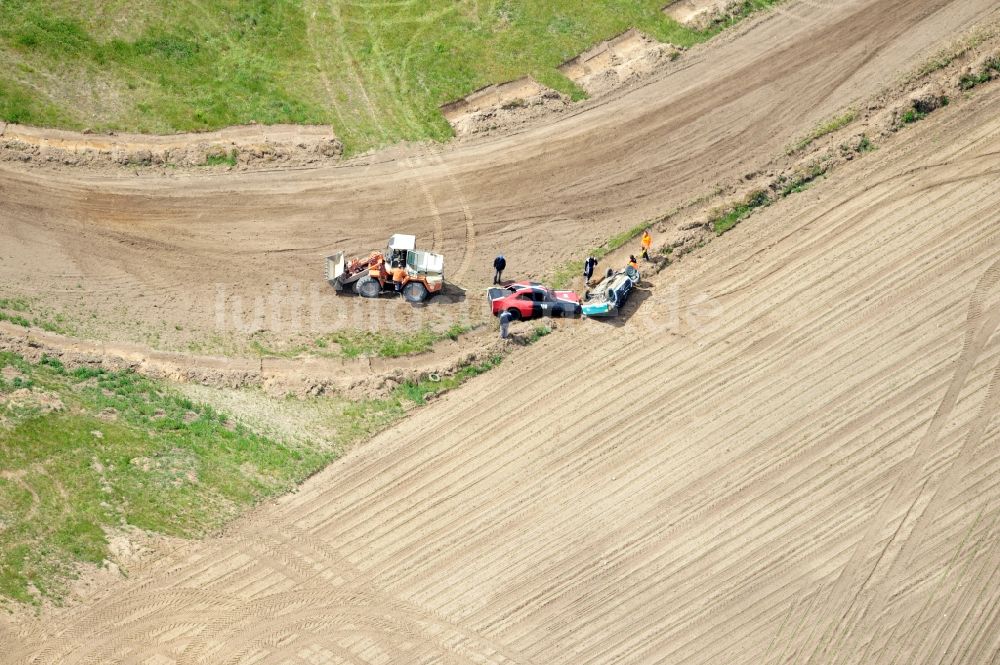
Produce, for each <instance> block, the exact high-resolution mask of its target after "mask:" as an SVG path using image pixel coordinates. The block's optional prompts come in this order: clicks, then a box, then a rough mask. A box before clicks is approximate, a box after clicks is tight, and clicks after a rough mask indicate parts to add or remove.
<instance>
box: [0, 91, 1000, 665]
mask: <svg viewBox="0 0 1000 665" xmlns="http://www.w3.org/2000/svg"><path fill="white" fill-rule="evenodd" d="M998 105H1000V88H997V87H995V86H991V87H990V88H989V89H987V90H984V91H982V92H981V93H980V94H978V95H977V96H976V97H974V98H973V99H972V100H971V101H970V103H968V104H967V105H964V106H963V108H962V109H956V108H954V107H952V108H949V109H945V110H943V111H939V112H937V113H935V114H934V115H933V116H931V117H930V118H929V119H927V120H925V121H923V122H921V123H920V124H919V125H917V126H915V127H913V128H909V129H907V130H906V131H907V132H908V133H909V136H908V138H909V140H908V141H907V142H905V143H904V142H897V143H895V144H894V145H893V147H892V148H891V149H884V150H880V151H878V152H877V153H874V154H873V155H870V156H868V157H866V158H865V159H864V160H861V161H859V162H855V163H853V164H851V165H850V166H848V167H846V168H844V169H843V170H842V171H840V172H838V174H837V177H836V178H835V179H834V180H832V181H830V182H827V183H824V184H823V185H821V186H818V187H816V188H814V189H813V190H810V191H809V192H807V193H805V194H802V195H800V196H797V197H793V198H790V199H786V200H784V201H783V202H781V203H779V204H776V205H774V206H772V207H771V208H768V209H767V210H766V211H765V212H764V213H762V214H760V215H757V216H755V217H754V220H753V223H752V224H751V223H748V224H745V225H742V226H740V227H738V228H737V229H736V230H735V231H733V232H732V233H730V234H727V235H726V236H724V237H723V238H721V239H720V240H718V241H716V242H713V243H712V244H711V245H710V246H709V247H707V248H706V250H705V251H704V253H703V254H702V255H700V256H701V259H700V260H699V259H697V258H695V259H692V260H689V261H685V262H683V263H682V264H680V265H679V266H678V269H676V270H672V271H669V272H667V273H663V274H662V275H660V276H659V277H657V278H656V282H655V284H654V285H653V286H654V288H653V289H652V291H650V292H647V293H645V294H644V295H645V300H644V301H643V302H642V303H641V307H640V308H639V309H638V310H637V311H635V312H634V313H633V314H632V315H631V316H630V317H629V318H628V320H627V321H626V322H625V323H624V325H620V326H614V325H612V326H607V327H602V326H600V325H599V324H596V323H593V322H591V323H590V324H589V325H581V326H579V327H576V328H573V329H571V330H569V331H565V332H562V333H560V334H557V335H552V336H550V337H547V338H545V339H543V340H542V341H541V342H539V343H538V344H537V345H535V346H532V347H531V348H529V349H528V350H526V351H525V352H524V353H522V354H518V355H516V356H514V357H513V358H512V359H511V360H509V361H508V362H505V363H504V364H503V365H502V366H501V367H500V368H499V369H498V370H495V371H494V372H491V373H490V374H488V375H485V376H482V377H478V378H476V379H474V380H472V381H471V382H470V383H468V384H467V385H466V386H465V387H463V388H462V389H461V390H459V391H457V392H455V393H452V394H450V395H447V396H445V397H444V398H442V399H441V400H440V401H439V402H437V403H436V404H434V405H433V406H431V407H429V408H427V409H425V410H422V411H420V412H419V413H417V414H416V415H415V416H413V417H412V418H411V419H409V420H408V421H407V422H406V423H405V424H404V425H403V426H401V427H397V428H394V429H393V430H391V431H388V432H386V433H384V434H383V435H381V436H379V437H378V438H377V439H376V440H375V441H373V442H371V443H370V444H369V445H367V446H365V447H363V448H362V449H359V450H356V451H355V452H354V453H352V454H350V455H348V456H347V457H346V458H344V459H343V460H341V461H339V462H337V463H336V464H334V465H333V466H332V467H331V468H329V469H328V470H327V471H325V472H324V473H322V474H320V475H319V476H317V477H315V478H314V479H312V480H310V481H309V482H308V483H307V484H306V485H305V486H304V487H303V488H302V489H301V490H300V491H299V492H298V493H296V494H293V495H290V496H288V497H285V498H284V499H282V500H281V501H279V502H277V503H275V504H273V505H269V506H266V507H264V508H262V509H261V510H259V511H256V512H255V513H254V514H253V515H251V516H250V517H248V518H247V519H244V520H242V521H240V522H239V523H237V524H235V525H234V526H233V527H232V528H231V529H229V531H228V532H227V533H226V534H224V535H222V536H221V537H219V538H215V539H211V540H209V541H207V542H201V543H192V544H190V545H188V546H185V547H183V548H182V549H179V550H177V551H175V552H173V553H172V554H170V555H167V556H164V557H163V558H161V559H160V560H158V561H155V562H152V563H150V564H148V565H147V567H145V568H143V569H141V570H137V571H133V574H132V576H131V577H130V579H129V580H127V581H125V582H122V583H121V584H119V585H116V586H114V587H113V588H110V589H108V590H106V592H104V593H103V595H99V596H98V597H95V598H92V599H90V600H89V601H88V602H87V603H85V604H84V605H83V606H80V607H74V608H72V609H68V610H64V611H54V612H52V613H51V614H50V615H49V616H47V617H46V619H45V620H44V621H39V622H37V623H26V624H23V625H21V626H20V627H19V628H18V629H17V631H16V632H17V636H16V637H14V636H12V635H8V636H7V639H8V640H9V642H10V643H11V644H14V646H13V647H6V652H5V659H6V660H7V661H9V662H16V663H20V662H41V663H98V662H128V663H170V662H182V663H225V662H260V663H279V662H282V663H283V662H303V663H351V664H367V663H388V662H394V663H519V664H528V663H535V664H542V663H544V664H553V663H572V664H573V665H589V664H601V665H605V664H609V663H625V662H628V663H727V664H734V665H738V664H744V663H745V664H747V665H762V664H767V663H784V662H795V663H864V664H870V663H887V664H888V663H968V664H976V665H979V664H986V663H995V662H997V659H998V658H1000V487H998V486H997V478H1000V417H998V414H1000V403H998V400H1000V189H998V188H997V187H996V182H997V179H998V178H1000V117H998V116H997V114H996V113H995V109H996V108H997V107H998ZM582 376H586V377H587V381H581V380H580V378H581V377H582ZM2 626H3V624H2V622H0V630H2Z"/></svg>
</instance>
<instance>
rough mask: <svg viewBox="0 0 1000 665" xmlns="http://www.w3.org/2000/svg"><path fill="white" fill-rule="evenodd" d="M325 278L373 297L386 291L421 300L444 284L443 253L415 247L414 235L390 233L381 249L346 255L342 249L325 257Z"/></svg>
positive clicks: (360, 294)
mask: <svg viewBox="0 0 1000 665" xmlns="http://www.w3.org/2000/svg"><path fill="white" fill-rule="evenodd" d="M326 281H327V282H328V283H329V284H330V286H332V287H333V288H334V289H336V290H337V291H340V292H343V291H354V293H356V294H358V295H359V296H361V297H362V298H377V297H379V296H380V295H381V294H382V293H384V292H386V291H391V292H395V293H400V294H402V296H403V298H405V299H406V301H407V302H411V303H421V302H424V301H425V300H427V299H428V298H430V297H431V296H432V295H434V294H435V293H440V292H441V289H443V288H444V257H443V256H441V255H440V254H434V253H432V252H425V251H421V250H418V249H416V237H415V236H411V235H405V234H402V233H397V234H394V235H393V236H392V237H391V238H389V243H388V245H387V247H386V249H385V250H384V251H374V252H372V253H371V254H369V255H368V256H367V257H358V258H352V259H347V258H345V255H344V252H337V253H336V254H333V255H331V256H328V257H326Z"/></svg>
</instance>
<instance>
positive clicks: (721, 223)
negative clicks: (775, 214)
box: [709, 189, 771, 236]
mask: <svg viewBox="0 0 1000 665" xmlns="http://www.w3.org/2000/svg"><path fill="white" fill-rule="evenodd" d="M770 203H771V198H770V197H769V196H768V194H767V192H766V191H764V190H763V189H758V190H755V191H752V192H750V193H749V194H748V195H747V197H746V199H744V200H743V202H742V203H738V204H737V205H735V206H733V207H731V208H729V209H726V210H722V211H719V212H718V213H717V214H716V215H715V216H713V219H712V220H711V221H710V222H709V223H710V225H711V226H712V230H713V231H715V233H716V235H720V236H721V235H722V234H723V233H725V232H726V231H728V230H730V229H731V228H733V227H734V226H736V225H737V224H739V223H740V222H741V221H742V220H744V219H746V218H747V217H749V216H750V213H751V212H753V211H754V210H755V209H757V208H762V207H764V206H766V205H770Z"/></svg>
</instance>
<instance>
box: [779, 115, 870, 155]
mask: <svg viewBox="0 0 1000 665" xmlns="http://www.w3.org/2000/svg"><path fill="white" fill-rule="evenodd" d="M857 117H858V112H857V111H855V110H854V109H848V110H847V112H846V113H844V114H843V115H839V116H837V117H835V118H831V119H830V120H828V121H827V122H824V123H823V124H821V125H819V126H818V127H816V128H815V129H814V130H812V131H811V132H810V133H809V134H808V135H807V136H805V137H803V138H802V139H801V140H799V141H798V142H797V143H796V144H795V145H794V146H792V147H791V148H789V150H788V154H789V155H791V154H794V153H796V152H800V151H802V150H805V149H806V148H808V147H809V146H810V145H811V144H812V142H813V141H815V140H816V139H819V138H822V137H824V136H826V135H827V134H832V133H833V132H835V131H837V130H838V129H842V128H844V127H846V126H847V125H849V124H851V123H852V122H854V120H855V118H857Z"/></svg>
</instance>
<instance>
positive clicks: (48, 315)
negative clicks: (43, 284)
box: [0, 297, 73, 334]
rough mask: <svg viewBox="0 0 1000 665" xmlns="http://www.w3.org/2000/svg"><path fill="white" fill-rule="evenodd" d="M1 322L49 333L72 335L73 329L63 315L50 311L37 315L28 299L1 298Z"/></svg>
mask: <svg viewBox="0 0 1000 665" xmlns="http://www.w3.org/2000/svg"><path fill="white" fill-rule="evenodd" d="M0 321H6V322H8V323H13V324H14V325H17V326H21V327H24V328H41V329H42V330H45V331H47V332H53V333H60V334H70V333H72V332H73V329H72V328H71V327H70V326H69V325H68V324H67V322H66V318H65V317H64V316H63V315H62V314H56V313H53V312H51V311H49V310H45V311H43V312H42V313H41V314H37V313H35V312H33V311H32V307H31V303H30V302H29V301H28V300H27V299H26V298H14V297H10V298H0Z"/></svg>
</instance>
